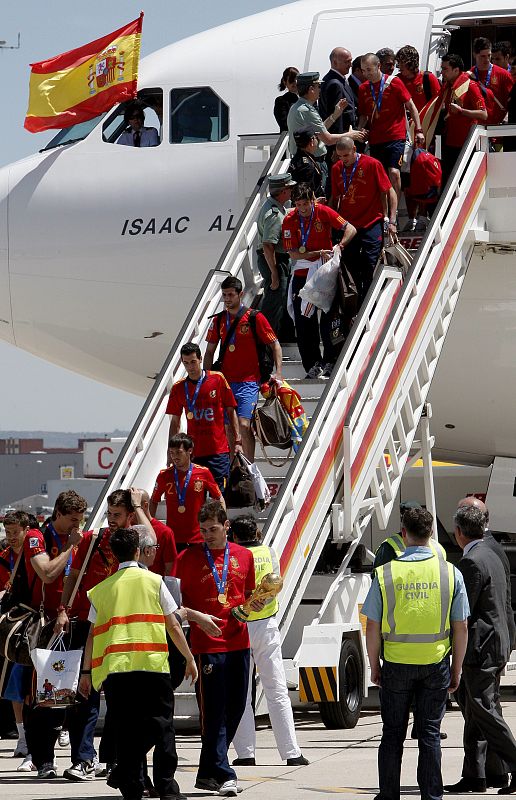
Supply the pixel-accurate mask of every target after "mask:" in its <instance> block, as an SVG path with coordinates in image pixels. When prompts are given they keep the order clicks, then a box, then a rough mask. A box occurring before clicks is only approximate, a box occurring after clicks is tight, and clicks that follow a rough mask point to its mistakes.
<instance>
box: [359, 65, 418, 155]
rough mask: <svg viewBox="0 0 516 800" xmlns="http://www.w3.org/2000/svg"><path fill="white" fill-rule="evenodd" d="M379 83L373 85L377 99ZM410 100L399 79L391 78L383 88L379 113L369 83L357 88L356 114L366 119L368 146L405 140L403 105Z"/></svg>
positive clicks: (366, 82) (405, 125) (408, 93)
mask: <svg viewBox="0 0 516 800" xmlns="http://www.w3.org/2000/svg"><path fill="white" fill-rule="evenodd" d="M380 83H381V81H376V83H373V90H374V94H375V97H376V98H377V99H378V92H379V90H380ZM408 100H410V92H409V91H408V89H407V88H406V86H405V85H404V84H403V83H402V82H401V81H400V79H399V78H393V79H392V80H391V81H390V83H389V84H388V85H387V86H384V90H383V95H382V102H381V105H380V111H379V112H378V111H377V110H376V104H375V101H374V100H373V95H372V93H371V81H364V82H363V83H361V84H360V86H359V87H358V113H359V115H360V116H365V117H367V122H366V127H367V128H368V130H369V144H382V143H383V142H395V141H399V140H400V139H405V138H406V134H407V123H406V115H405V103H406V102H407V101H408Z"/></svg>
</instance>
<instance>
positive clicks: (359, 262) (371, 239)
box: [344, 220, 383, 305]
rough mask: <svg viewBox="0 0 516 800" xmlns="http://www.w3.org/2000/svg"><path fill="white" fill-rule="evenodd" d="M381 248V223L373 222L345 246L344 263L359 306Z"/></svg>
mask: <svg viewBox="0 0 516 800" xmlns="http://www.w3.org/2000/svg"><path fill="white" fill-rule="evenodd" d="M382 247H383V222H382V221H381V220H380V221H379V222H375V223H374V225H371V226H370V227H369V228H359V229H358V230H357V233H356V236H354V237H353V239H352V240H351V241H350V243H349V244H348V245H346V249H345V250H344V261H345V262H346V264H347V266H348V269H349V271H350V272H351V274H352V276H353V280H354V281H355V284H356V287H357V291H358V300H359V305H362V303H363V302H364V299H365V296H366V294H367V292H368V290H369V287H370V286H371V283H372V281H373V273H374V270H375V267H376V265H377V263H378V259H379V258H380V254H381V252H382Z"/></svg>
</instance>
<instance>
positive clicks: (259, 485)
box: [242, 454, 271, 509]
mask: <svg viewBox="0 0 516 800" xmlns="http://www.w3.org/2000/svg"><path fill="white" fill-rule="evenodd" d="M242 458H243V460H244V461H245V463H246V466H247V468H248V470H249V472H250V473H251V478H252V479H253V485H254V492H255V494H256V505H257V506H258V507H259V508H260V509H264V508H265V507H266V506H268V505H269V503H270V502H271V493H270V491H269V487H268V486H267V483H266V481H265V478H264V477H263V475H262V473H261V472H260V470H259V469H258V467H257V466H256V464H253V463H252V462H251V461H249V460H248V459H247V458H246V457H245V456H244V455H243V454H242Z"/></svg>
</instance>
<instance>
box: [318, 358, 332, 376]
mask: <svg viewBox="0 0 516 800" xmlns="http://www.w3.org/2000/svg"><path fill="white" fill-rule="evenodd" d="M334 366H335V364H331V363H330V362H329V361H328V363H327V364H325V365H324V367H323V371H322V373H321V375H320V377H321V378H331V374H332V372H333V367H334Z"/></svg>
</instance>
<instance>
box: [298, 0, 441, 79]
mask: <svg viewBox="0 0 516 800" xmlns="http://www.w3.org/2000/svg"><path fill="white" fill-rule="evenodd" d="M433 16H434V9H433V6H431V5H429V4H427V3H418V4H416V5H413V6H398V5H395V4H394V5H391V6H374V5H371V6H368V5H363V6H360V7H356V8H347V9H334V10H331V11H321V12H320V13H319V14H316V15H315V16H314V19H313V22H312V28H311V31H310V36H309V39H308V48H307V54H306V61H305V65H304V69H305V71H311V70H318V71H320V72H321V73H323V74H324V72H326V69H325V67H324V66H323V65H326V64H327V63H328V53H330V52H331V51H332V50H333V48H334V47H336V46H341V47H348V48H352V54H353V57H355V56H357V55H362V54H364V53H375V52H376V51H377V50H379V49H380V48H381V47H391V48H392V49H393V50H394V52H396V51H397V50H398V49H399V48H400V47H403V45H405V44H407V42H410V44H411V45H413V46H414V47H415V48H416V49H417V51H418V52H419V54H420V56H421V63H422V64H423V65H424V64H425V63H426V60H427V54H428V50H429V46H430V36H431V31H432V21H433Z"/></svg>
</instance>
